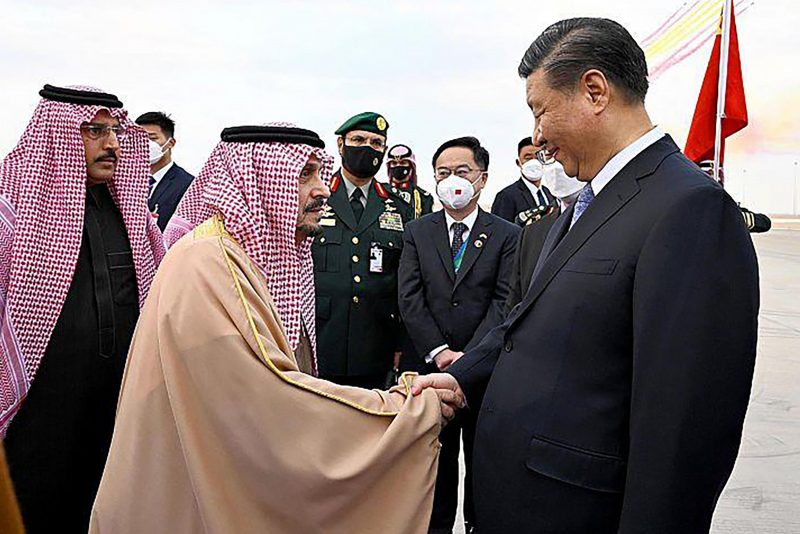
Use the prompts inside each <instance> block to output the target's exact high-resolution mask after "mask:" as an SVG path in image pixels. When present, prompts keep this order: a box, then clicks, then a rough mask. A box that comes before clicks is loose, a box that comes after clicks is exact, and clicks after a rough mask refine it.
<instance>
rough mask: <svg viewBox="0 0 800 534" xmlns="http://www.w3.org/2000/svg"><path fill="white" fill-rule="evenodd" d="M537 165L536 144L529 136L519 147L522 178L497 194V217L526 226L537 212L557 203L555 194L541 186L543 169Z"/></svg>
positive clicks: (494, 208)
mask: <svg viewBox="0 0 800 534" xmlns="http://www.w3.org/2000/svg"><path fill="white" fill-rule="evenodd" d="M537 163H538V162H537V161H536V149H535V148H534V146H533V141H531V138H530V137H525V138H524V139H522V140H521V141H520V142H519V143H518V144H517V167H519V170H520V178H519V180H517V181H516V182H514V183H513V184H511V185H509V186H507V187H505V188H503V189H502V190H500V192H499V193H497V195H496V196H495V197H494V202H493V203H492V213H493V214H495V215H497V216H498V217H502V218H503V219H505V220H507V221H508V222H512V223H514V224H518V225H520V226H524V225H525V223H526V222H528V219H529V218H530V217H531V216H532V215H533V213H534V212H536V211H537V209H539V208H542V209H544V208H545V207H546V206H550V205H552V204H553V203H555V198H554V197H553V194H552V193H551V192H550V190H549V189H547V187H544V186H542V184H541V181H542V166H541V165H537Z"/></svg>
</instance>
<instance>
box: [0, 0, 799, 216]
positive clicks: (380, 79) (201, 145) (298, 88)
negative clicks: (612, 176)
mask: <svg viewBox="0 0 800 534" xmlns="http://www.w3.org/2000/svg"><path fill="white" fill-rule="evenodd" d="M682 3H683V2H682V0H664V1H661V2H645V1H641V0H637V1H627V0H624V1H608V2H604V3H598V2H590V1H583V0H563V1H561V2H558V3H545V2H530V1H528V2H523V1H493V2H487V1H485V0H483V1H466V0H460V1H435V0H428V1H412V2H399V1H395V2H385V1H378V0H373V1H371V2H366V1H363V2H362V1H342V2H340V1H336V0H321V1H297V0H295V1H285V2H279V1H248V2H236V1H229V2H224V3H223V2H213V1H193V2H166V1H162V2H149V1H144V2H128V3H122V2H115V3H108V2H103V3H100V2H90V1H83V0H73V1H70V2H65V1H49V2H37V1H31V0H26V1H24V2H23V1H16V0H0V7H2V11H1V12H2V13H3V17H2V20H0V51H1V52H0V69H2V72H3V81H2V87H3V97H4V98H3V99H2V105H0V123H2V124H3V128H2V129H0V152H2V153H3V154H5V153H7V152H8V151H9V150H10V149H11V148H12V147H13V145H14V144H15V143H16V141H17V139H18V138H19V135H20V134H21V132H22V130H23V128H24V127H25V125H26V123H27V122H28V120H29V118H30V115H31V112H32V110H33V108H34V107H35V105H36V103H37V101H38V98H39V97H38V95H37V94H36V93H37V91H38V90H39V89H40V88H41V86H42V85H43V84H44V83H52V84H55V85H72V84H86V85H94V86H97V87H100V88H102V89H104V90H106V91H108V92H112V93H115V94H117V95H118V96H119V97H120V98H121V99H122V100H123V102H124V103H125V106H126V108H127V109H128V110H129V112H130V113H131V115H132V116H133V117H136V116H137V115H138V114H140V113H142V112H145V111H150V110H163V111H166V112H168V113H170V114H171V115H172V117H173V118H174V119H175V120H176V121H177V123H178V124H177V133H176V138H177V140H178V145H177V147H176V148H175V152H174V155H175V159H176V160H177V161H178V162H179V163H180V164H181V165H183V166H184V167H186V168H187V169H188V170H189V171H190V172H193V173H196V172H197V171H199V169H200V167H201V165H202V164H203V162H204V160H205V158H206V156H207V155H208V153H209V152H210V150H211V148H212V147H213V145H214V144H215V143H216V141H217V139H218V138H219V132H220V130H221V129H222V128H223V127H225V126H231V125H237V124H245V123H247V124H253V123H264V122H269V121H274V120H288V121H291V122H295V123H297V124H298V125H300V126H303V127H306V128H311V129H313V130H316V131H318V132H319V133H320V135H322V136H323V138H324V139H325V140H326V142H327V143H328V147H329V149H330V150H331V151H332V152H333V151H335V137H334V135H333V131H334V130H335V129H336V128H337V127H338V126H339V125H340V124H341V123H342V122H343V121H344V120H345V119H346V118H347V117H349V116H351V115H353V114H355V113H358V112H361V111H368V110H369V111H377V112H380V113H382V114H384V115H385V116H386V118H387V120H388V121H389V123H390V129H389V143H390V144H392V143H396V142H403V143H406V144H408V145H410V146H411V147H412V149H413V150H415V152H416V153H417V157H418V160H419V161H420V165H419V167H420V175H421V181H422V184H423V186H430V184H432V172H431V167H430V156H431V154H432V153H433V151H434V150H435V149H436V147H437V146H438V145H439V144H440V143H441V142H443V141H445V140H447V139H449V138H452V137H455V136H461V135H475V136H477V137H478V138H480V139H481V141H482V142H483V143H484V144H485V145H486V146H487V148H488V149H489V151H490V154H491V158H492V163H491V165H490V169H489V171H490V186H489V189H488V190H487V195H486V196H487V199H488V197H490V196H493V194H494V192H495V191H496V190H498V189H499V188H500V187H502V186H505V185H507V184H509V183H511V182H512V181H513V180H514V179H516V178H517V177H518V172H517V169H516V167H515V166H514V158H515V155H516V154H515V152H516V144H517V141H518V140H519V139H520V138H522V137H523V136H525V135H530V133H531V131H532V115H531V113H530V110H529V109H528V108H527V106H526V104H525V98H524V82H523V81H522V80H520V79H519V78H518V77H517V75H516V69H517V65H518V63H519V60H520V58H521V57H522V54H523V52H524V51H525V49H526V48H527V46H528V45H529V44H530V42H531V41H532V40H533V39H534V38H535V37H536V36H537V35H538V34H539V33H540V32H541V30H543V29H544V28H545V27H546V26H547V25H549V24H550V23H552V22H555V21H557V20H559V19H561V18H565V17H570V16H585V15H590V16H604V17H608V18H612V19H615V20H617V21H619V22H620V23H622V24H623V25H624V26H625V27H627V28H628V29H629V30H630V31H631V33H632V34H633V36H634V37H635V38H637V39H642V38H644V37H645V36H647V35H648V34H649V33H651V32H652V31H653V30H655V29H656V28H657V27H658V26H659V25H660V24H661V23H662V22H663V21H664V20H665V19H666V18H667V17H668V16H669V15H670V14H672V12H674V11H675V10H676V9H677V8H678V7H679V6H680V5H681V4H682ZM737 24H738V27H739V40H740V46H741V55H742V64H743V70H744V80H745V89H746V94H747V103H748V108H749V113H750V126H749V127H748V128H747V129H746V130H745V131H744V132H742V133H741V134H739V135H738V136H737V137H735V138H733V139H732V140H731V141H730V143H729V145H728V147H729V148H728V149H729V151H730V152H729V159H728V165H727V166H728V167H729V169H730V170H729V171H728V172H729V174H730V175H732V176H736V175H737V173H741V172H744V171H745V170H747V172H750V173H751V174H754V173H757V172H760V173H762V174H767V175H769V176H770V177H771V178H770V179H774V180H776V182H775V183H777V180H784V178H785V180H789V181H790V180H791V179H792V176H793V175H792V173H793V172H796V165H794V162H795V161H797V160H798V159H800V133H798V124H799V123H800V112H798V110H797V105H798V103H799V102H800V96H799V95H800V69H798V68H797V64H798V59H800V58H799V57H798V56H800V52H798V51H800V37H798V31H797V29H798V28H800V7H798V4H797V3H796V2H793V1H790V0H756V1H755V4H754V5H753V6H752V7H751V8H750V9H748V11H747V12H745V13H744V14H743V15H742V16H741V17H740V18H739V19H738V20H737ZM710 47H711V44H710V42H709V43H708V44H707V45H706V46H705V47H704V48H702V49H700V50H699V51H698V52H697V53H696V54H695V55H694V56H692V57H691V58H689V59H688V60H686V61H684V62H683V63H681V64H679V65H678V66H676V67H673V68H672V69H671V70H670V71H668V72H667V73H666V74H665V75H663V76H661V77H660V78H659V79H658V80H656V81H655V83H654V84H653V85H652V87H651V90H650V93H649V95H648V99H647V107H648V109H649V111H650V114H651V116H652V118H653V120H654V121H655V122H657V123H658V124H660V125H662V126H663V127H664V128H665V129H666V130H667V131H669V132H670V133H672V135H673V137H674V138H675V140H676V141H677V142H678V144H679V145H682V144H683V142H684V141H685V138H686V133H687V131H688V127H689V123H690V122H691V117H692V112H693V110H694V105H695V102H696V99H697V94H698V92H699V88H700V83H701V81H702V77H703V73H704V72H705V68H706V64H707V62H708V57H709V54H710ZM765 164H766V165H771V166H772V167H770V169H769V170H768V172H766V171H765V170H764V165H765ZM792 165H794V167H792ZM784 175H785V176H784ZM383 178H384V179H385V176H384V177H383ZM765 180H767V178H765ZM785 180H784V181H785ZM765 183H769V182H765ZM781 183H783V182H781ZM787 183H788V182H787ZM748 187H750V186H748ZM776 187H777V186H776ZM738 188H739V186H736V187H735V188H734V189H736V191H732V194H734V196H737V194H739V195H741V194H743V193H744V191H743V190H742V191H739V190H738ZM751 188H752V187H751ZM775 190H776V191H777V189H775ZM751 196H752V193H751ZM773 196H778V195H773ZM764 202H766V200H765V201H764Z"/></svg>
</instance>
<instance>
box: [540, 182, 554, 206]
mask: <svg viewBox="0 0 800 534" xmlns="http://www.w3.org/2000/svg"><path fill="white" fill-rule="evenodd" d="M540 187H541V189H542V191H544V198H545V200H547V204H548V205H552V204H556V197H554V196H553V193H551V192H550V190H549V189H547V188H546V187H545V186H543V185H542V186H540Z"/></svg>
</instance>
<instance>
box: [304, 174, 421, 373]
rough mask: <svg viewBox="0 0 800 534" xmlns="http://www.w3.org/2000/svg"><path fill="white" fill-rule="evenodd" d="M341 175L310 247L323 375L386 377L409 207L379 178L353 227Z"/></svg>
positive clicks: (394, 342)
mask: <svg viewBox="0 0 800 534" xmlns="http://www.w3.org/2000/svg"><path fill="white" fill-rule="evenodd" d="M342 180H343V178H342V176H341V174H340V172H337V173H336V174H335V175H334V177H333V179H332V181H331V197H330V199H329V200H328V204H327V207H326V209H325V212H324V213H323V215H322V218H321V221H320V224H321V225H322V235H320V236H318V237H316V238H315V239H314V242H313V244H312V246H311V251H312V254H313V257H314V281H315V284H316V296H317V359H318V363H319V372H320V375H321V376H359V375H369V374H378V373H385V372H387V371H389V369H390V368H391V366H392V359H393V357H394V352H395V350H397V348H398V346H399V335H400V331H401V327H400V313H399V312H398V309H397V268H398V264H399V262H400V252H401V251H402V247H403V228H404V224H405V222H406V221H407V220H409V219H410V218H411V217H413V216H412V214H411V212H410V210H409V206H408V205H407V204H405V203H404V202H403V200H402V199H400V197H399V196H397V195H396V194H394V193H391V192H390V190H387V188H386V187H385V186H384V185H383V184H381V183H380V182H378V181H376V180H374V181H373V182H372V187H370V190H369V195H368V196H367V205H366V207H365V209H364V213H363V215H362V216H361V221H360V222H359V223H358V224H356V219H355V215H354V214H353V210H352V208H351V207H350V201H349V199H348V196H347V189H346V187H345V186H344V184H342Z"/></svg>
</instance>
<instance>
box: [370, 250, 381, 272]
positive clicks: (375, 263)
mask: <svg viewBox="0 0 800 534" xmlns="http://www.w3.org/2000/svg"><path fill="white" fill-rule="evenodd" d="M369 272H371V273H382V272H383V249H382V248H381V247H380V246H379V245H378V244H377V243H373V244H372V246H371V247H370V249H369Z"/></svg>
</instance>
